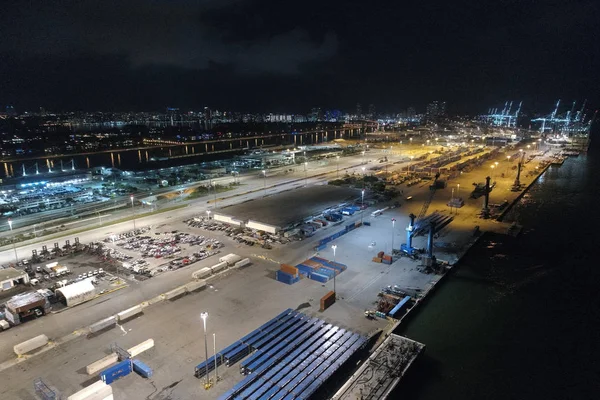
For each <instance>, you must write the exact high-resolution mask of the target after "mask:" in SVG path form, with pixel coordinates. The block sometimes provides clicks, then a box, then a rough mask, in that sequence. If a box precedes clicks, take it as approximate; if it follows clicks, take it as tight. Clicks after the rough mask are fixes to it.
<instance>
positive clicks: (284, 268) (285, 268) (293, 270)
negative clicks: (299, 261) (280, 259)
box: [280, 264, 298, 277]
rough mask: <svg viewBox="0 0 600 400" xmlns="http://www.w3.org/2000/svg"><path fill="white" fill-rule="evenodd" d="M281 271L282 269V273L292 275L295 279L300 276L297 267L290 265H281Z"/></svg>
mask: <svg viewBox="0 0 600 400" xmlns="http://www.w3.org/2000/svg"><path fill="white" fill-rule="evenodd" d="M280 269H281V271H283V272H285V273H287V274H290V275H292V276H293V277H297V276H298V268H296V267H293V266H291V265H288V264H281V267H280Z"/></svg>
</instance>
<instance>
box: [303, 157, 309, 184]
mask: <svg viewBox="0 0 600 400" xmlns="http://www.w3.org/2000/svg"><path fill="white" fill-rule="evenodd" d="M307 167H308V163H307V162H306V161H305V162H304V186H308V172H307V170H306V168H307Z"/></svg>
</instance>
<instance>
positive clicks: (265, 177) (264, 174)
mask: <svg viewBox="0 0 600 400" xmlns="http://www.w3.org/2000/svg"><path fill="white" fill-rule="evenodd" d="M262 173H263V180H264V183H265V195H264V197H267V171H266V170H264V169H263V171H262Z"/></svg>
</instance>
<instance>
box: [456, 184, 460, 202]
mask: <svg viewBox="0 0 600 400" xmlns="http://www.w3.org/2000/svg"><path fill="white" fill-rule="evenodd" d="M456 197H457V198H458V199H460V183H457V184H456Z"/></svg>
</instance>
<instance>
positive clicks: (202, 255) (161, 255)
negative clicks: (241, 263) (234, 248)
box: [96, 227, 223, 279]
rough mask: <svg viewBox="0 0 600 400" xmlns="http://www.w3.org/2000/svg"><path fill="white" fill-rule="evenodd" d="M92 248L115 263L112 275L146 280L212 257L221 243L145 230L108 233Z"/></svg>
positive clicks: (173, 233) (169, 232) (204, 237)
mask: <svg viewBox="0 0 600 400" xmlns="http://www.w3.org/2000/svg"><path fill="white" fill-rule="evenodd" d="M96 246H99V247H101V248H102V250H101V251H102V252H103V254H104V255H105V257H107V258H110V259H113V260H115V261H116V265H115V269H116V271H115V272H119V270H120V272H125V271H128V272H129V273H131V274H135V277H136V278H137V279H146V278H149V277H153V276H156V275H157V274H160V273H163V272H167V271H171V270H174V269H177V268H180V267H183V266H186V265H191V264H193V263H195V262H198V261H201V260H204V259H206V258H208V257H211V256H213V255H216V254H218V253H219V252H220V250H219V249H220V248H222V247H223V244H222V243H221V242H220V241H219V240H217V239H215V238H209V237H206V236H202V235H195V234H191V233H189V232H180V231H179V230H170V231H163V230H161V228H160V227H155V228H151V227H145V228H142V229H139V230H137V231H136V234H134V233H133V231H130V232H126V233H124V234H120V235H114V234H111V235H109V236H108V237H107V238H105V239H104V240H103V242H102V243H97V244H96Z"/></svg>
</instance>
